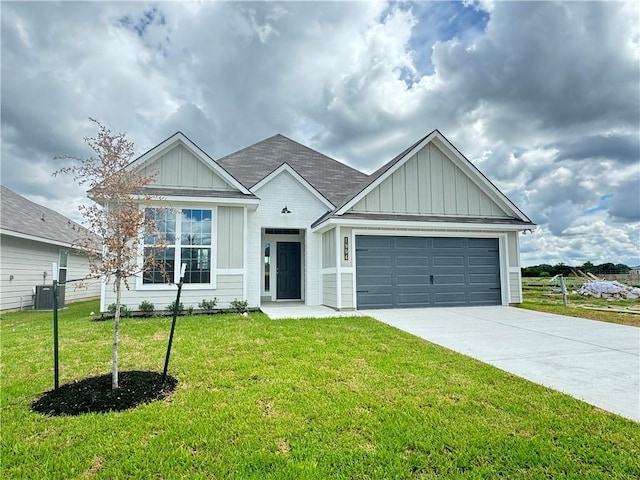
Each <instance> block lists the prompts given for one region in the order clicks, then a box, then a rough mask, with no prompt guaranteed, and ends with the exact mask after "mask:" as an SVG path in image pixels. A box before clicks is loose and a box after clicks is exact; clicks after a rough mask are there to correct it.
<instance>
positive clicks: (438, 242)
mask: <svg viewBox="0 0 640 480" xmlns="http://www.w3.org/2000/svg"><path fill="white" fill-rule="evenodd" d="M464 240H466V239H464V238H446V237H443V238H440V237H434V238H433V239H432V242H433V249H434V250H440V249H443V248H449V249H461V248H462V245H463V241H464Z"/></svg>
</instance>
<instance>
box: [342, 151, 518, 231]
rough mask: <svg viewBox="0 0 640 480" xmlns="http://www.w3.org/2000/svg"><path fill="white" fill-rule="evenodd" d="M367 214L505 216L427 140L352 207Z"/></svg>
mask: <svg viewBox="0 0 640 480" xmlns="http://www.w3.org/2000/svg"><path fill="white" fill-rule="evenodd" d="M351 210H352V211H354V212H366V213H406V214H416V215H418V214H419V215H451V216H462V217H469V216H477V217H483V218H491V217H493V218H508V217H509V215H508V214H507V213H506V212H505V211H504V210H502V209H501V208H500V206H499V205H498V204H497V203H496V202H495V201H493V200H492V199H491V198H490V197H489V195H488V194H487V193H485V192H484V191H483V190H482V189H481V188H480V186H479V185H478V184H477V183H475V182H474V181H473V180H472V178H471V177H469V176H468V175H467V174H466V173H465V172H463V171H462V170H461V169H460V168H459V167H458V166H457V165H456V164H455V163H454V162H453V161H452V160H451V159H450V158H449V157H447V156H446V155H445V154H444V153H443V152H442V150H440V149H439V148H438V147H437V146H435V145H434V144H432V143H430V144H428V145H426V146H425V147H424V148H423V149H422V150H420V151H419V152H418V153H416V154H415V155H414V156H413V157H411V158H410V159H409V160H407V161H406V162H405V163H404V164H403V165H402V166H400V167H399V168H398V169H397V170H396V171H395V172H394V173H393V174H391V176H390V177H388V178H386V179H385V180H384V181H383V182H382V183H381V184H380V185H378V186H376V187H375V188H374V189H373V190H372V191H371V192H369V193H368V194H367V195H366V196H365V197H364V198H363V199H362V200H360V201H359V202H358V203H356V204H355V205H354V206H353V208H352V209H351Z"/></svg>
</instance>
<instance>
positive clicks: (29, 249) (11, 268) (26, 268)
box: [0, 186, 101, 311]
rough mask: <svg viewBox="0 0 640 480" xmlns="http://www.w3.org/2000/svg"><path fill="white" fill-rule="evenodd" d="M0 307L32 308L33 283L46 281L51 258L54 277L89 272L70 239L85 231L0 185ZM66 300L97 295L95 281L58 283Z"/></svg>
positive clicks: (67, 277)
mask: <svg viewBox="0 0 640 480" xmlns="http://www.w3.org/2000/svg"><path fill="white" fill-rule="evenodd" d="M0 188H1V190H0V202H1V203H0V212H1V215H0V311H5V310H14V309H24V308H32V307H33V306H34V293H35V288H36V286H38V285H51V284H52V282H53V271H52V267H53V263H54V262H55V263H56V264H57V267H58V275H59V277H58V278H59V280H60V282H61V284H62V283H64V282H65V280H75V279H81V278H86V277H87V276H89V274H90V271H89V262H88V260H87V258H86V256H84V255H81V254H79V253H78V252H76V251H74V249H73V248H72V244H73V243H74V242H75V241H76V240H77V239H78V238H81V237H82V236H85V235H86V234H87V230H86V229H85V228H84V227H82V226H81V225H80V224H78V223H76V222H74V221H72V220H70V219H68V218H67V217H65V216H64V215H61V214H59V213H58V212H55V211H53V210H51V209H50V208H47V207H44V206H42V205H39V204H37V203H34V202H32V201H30V200H27V199H26V198H24V197H22V196H21V195H18V194H17V193H15V192H13V191H12V190H10V189H8V188H7V187H5V186H2V187H0ZM60 290H61V295H64V297H63V298H64V299H65V300H66V301H67V302H71V301H76V300H83V299H89V298H97V297H98V296H100V291H101V290H100V281H99V280H90V281H85V282H84V284H83V285H82V286H79V284H78V283H77V282H73V283H69V284H67V285H65V286H61V289H60Z"/></svg>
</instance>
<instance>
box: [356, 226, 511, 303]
mask: <svg viewBox="0 0 640 480" xmlns="http://www.w3.org/2000/svg"><path fill="white" fill-rule="evenodd" d="M356 291H357V307H358V308H359V309H364V308H402V307H445V306H461V305H499V304H500V303H501V295H500V260H499V253H498V239H496V238H438V237H433V238H431V237H386V236H356Z"/></svg>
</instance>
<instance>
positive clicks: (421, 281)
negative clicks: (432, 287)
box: [396, 275, 429, 287]
mask: <svg viewBox="0 0 640 480" xmlns="http://www.w3.org/2000/svg"><path fill="white" fill-rule="evenodd" d="M396 279H397V281H396V285H398V286H414V285H417V286H423V287H426V286H427V285H428V284H429V276H428V275H397V276H396Z"/></svg>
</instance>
